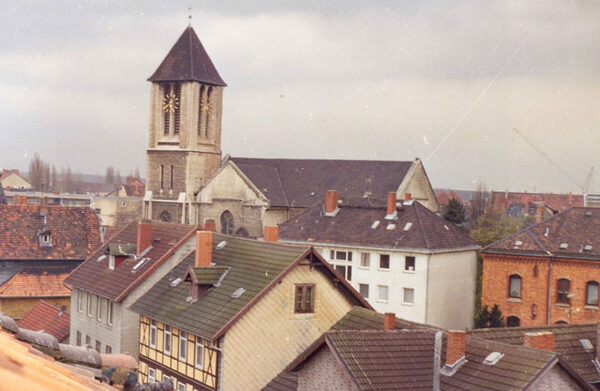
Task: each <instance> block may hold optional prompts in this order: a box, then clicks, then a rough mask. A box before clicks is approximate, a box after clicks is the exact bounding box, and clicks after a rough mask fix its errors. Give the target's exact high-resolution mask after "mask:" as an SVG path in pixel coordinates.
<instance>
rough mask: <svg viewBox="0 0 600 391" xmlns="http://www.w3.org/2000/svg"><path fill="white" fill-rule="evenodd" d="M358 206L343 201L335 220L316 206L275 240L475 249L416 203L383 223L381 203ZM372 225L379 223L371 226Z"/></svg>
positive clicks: (285, 226)
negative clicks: (279, 238)
mask: <svg viewBox="0 0 600 391" xmlns="http://www.w3.org/2000/svg"><path fill="white" fill-rule="evenodd" d="M360 203H362V204H364V205H358V204H354V205H353V204H352V202H351V201H350V202H348V201H347V200H344V202H343V204H342V205H340V208H339V212H338V213H337V214H336V215H335V216H325V214H324V213H323V205H322V204H320V205H317V206H315V207H313V208H310V209H308V210H307V211H306V212H304V213H303V214H301V215H299V216H297V217H294V218H293V219H290V220H288V221H286V222H285V223H283V224H281V225H280V226H279V236H280V237H281V238H282V239H285V240H290V241H302V242H305V241H308V242H318V243H335V244H352V245H363V246H377V247H386V248H397V249H403V248H404V249H407V248H410V249H421V250H425V249H429V250H443V249H456V248H465V247H473V248H476V247H477V244H476V243H475V242H474V241H473V240H472V239H471V238H469V236H468V235H466V234H465V233H463V232H461V231H459V230H458V229H457V228H456V227H455V226H454V225H453V224H451V223H449V222H447V221H446V220H444V219H442V218H441V217H439V216H437V215H436V214H435V213H433V212H431V211H430V210H429V209H427V208H426V207H424V206H423V205H421V204H420V203H419V202H417V201H413V202H412V204H411V205H403V206H402V207H398V208H397V213H398V215H397V218H396V219H394V220H385V215H386V208H385V207H382V206H378V205H377V204H380V203H381V202H379V201H375V200H371V199H369V200H361V201H360ZM367 204H371V205H367ZM355 205H356V206H355ZM376 221H378V222H379V223H377V224H375V222H376ZM391 224H393V229H388V226H390V227H389V228H392V226H391ZM373 227H375V228H373Z"/></svg>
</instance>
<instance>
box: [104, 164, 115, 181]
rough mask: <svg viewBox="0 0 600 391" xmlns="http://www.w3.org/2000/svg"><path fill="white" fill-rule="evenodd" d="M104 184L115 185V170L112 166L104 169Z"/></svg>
mask: <svg viewBox="0 0 600 391" xmlns="http://www.w3.org/2000/svg"><path fill="white" fill-rule="evenodd" d="M106 183H108V184H110V185H114V184H115V168H114V167H113V166H109V167H106Z"/></svg>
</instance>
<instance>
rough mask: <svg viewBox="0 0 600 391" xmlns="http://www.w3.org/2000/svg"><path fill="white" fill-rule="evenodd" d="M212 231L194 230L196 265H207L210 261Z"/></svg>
mask: <svg viewBox="0 0 600 391" xmlns="http://www.w3.org/2000/svg"><path fill="white" fill-rule="evenodd" d="M212 242H213V233H212V231H198V232H196V262H195V264H194V266H196V267H208V266H210V263H211V262H212Z"/></svg>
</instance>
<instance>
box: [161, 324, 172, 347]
mask: <svg viewBox="0 0 600 391" xmlns="http://www.w3.org/2000/svg"><path fill="white" fill-rule="evenodd" d="M164 334H165V338H164V343H163V349H164V351H165V354H171V342H172V336H171V326H167V325H165V333H164Z"/></svg>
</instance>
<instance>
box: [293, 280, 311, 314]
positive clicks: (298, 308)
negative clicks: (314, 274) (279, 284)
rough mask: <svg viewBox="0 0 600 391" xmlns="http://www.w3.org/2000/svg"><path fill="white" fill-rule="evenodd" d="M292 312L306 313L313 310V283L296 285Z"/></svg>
mask: <svg viewBox="0 0 600 391" xmlns="http://www.w3.org/2000/svg"><path fill="white" fill-rule="evenodd" d="M294 300H295V301H294V312H296V313H306V312H314V311H315V284H298V285H296V294H295V299H294Z"/></svg>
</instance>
